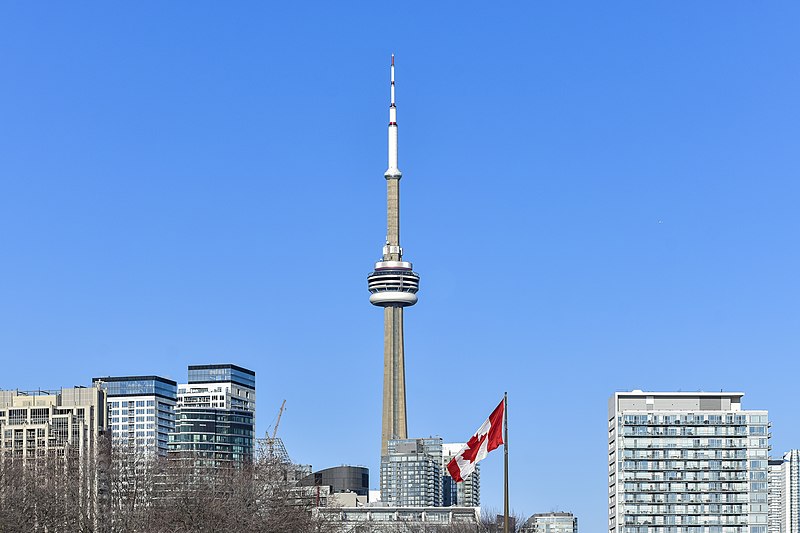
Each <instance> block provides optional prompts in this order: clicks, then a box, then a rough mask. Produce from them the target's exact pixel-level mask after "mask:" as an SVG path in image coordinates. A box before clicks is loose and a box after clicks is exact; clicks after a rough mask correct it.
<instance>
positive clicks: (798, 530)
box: [781, 450, 800, 533]
mask: <svg viewBox="0 0 800 533" xmlns="http://www.w3.org/2000/svg"><path fill="white" fill-rule="evenodd" d="M781 496H782V506H781V507H782V508H781V518H782V519H781V527H782V532H781V533H800V450H790V451H788V452H786V453H785V454H784V456H783V494H782V495H781Z"/></svg>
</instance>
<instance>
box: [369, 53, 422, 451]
mask: <svg viewBox="0 0 800 533" xmlns="http://www.w3.org/2000/svg"><path fill="white" fill-rule="evenodd" d="M390 77H391V80H390V84H391V85H390V102H389V168H387V169H386V172H385V173H384V175H383V177H384V178H386V198H387V205H386V243H385V245H384V246H383V255H382V257H381V260H380V261H378V262H377V263H375V270H374V271H373V272H372V273H371V274H370V275H369V276H368V278H367V281H368V287H369V292H370V296H369V301H370V303H371V304H372V305H377V306H380V307H383V422H382V426H381V456H384V455H386V453H387V450H388V442H389V440H390V439H405V438H407V437H408V424H407V421H406V370H405V351H404V347H403V346H404V338H403V308H405V307H408V306H411V305H414V304H415V303H417V290H418V289H419V274H417V273H416V272H414V271H413V269H412V265H411V263H410V262H408V261H404V260H403V249H402V248H401V247H400V178H402V177H403V173H402V172H400V169H399V168H398V167H397V106H396V105H395V101H394V56H392V66H391V69H390Z"/></svg>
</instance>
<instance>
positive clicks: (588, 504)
mask: <svg viewBox="0 0 800 533" xmlns="http://www.w3.org/2000/svg"><path fill="white" fill-rule="evenodd" d="M0 9H2V11H1V12H0V15H2V16H0V20H3V21H13V23H10V22H6V28H5V29H4V31H2V32H0V46H1V47H2V48H3V49H5V50H9V51H11V52H10V53H7V54H3V57H2V59H0V62H2V66H3V68H2V69H0V81H1V82H2V83H0V116H2V117H3V123H4V127H3V128H2V129H0V184H1V185H2V188H3V194H0V227H2V228H3V231H2V232H0V249H2V250H3V261H1V262H0V279H2V280H3V281H2V282H1V283H2V287H3V298H4V300H3V301H4V303H3V305H2V306H0V353H2V354H3V361H4V362H5V363H6V365H5V367H4V369H3V372H2V373H0V388H19V389H23V390H29V389H37V388H45V389H56V388H59V387H71V386H74V385H89V384H90V382H91V378H92V377H95V376H103V375H110V376H135V375H151V374H152V375H158V376H163V377H164V378H167V379H171V380H174V381H177V382H182V381H183V377H184V375H185V370H186V367H187V365H189V364H205V363H209V364H211V363H218V362H231V363H235V364H238V365H241V366H243V367H246V368H249V369H252V370H254V371H255V372H256V373H257V374H258V377H259V405H258V410H257V415H256V416H257V436H263V434H264V432H265V431H266V430H267V428H268V427H269V425H270V423H271V421H272V420H274V418H275V417H276V415H277V413H278V409H279V406H280V404H281V401H282V400H283V399H287V409H286V412H285V414H284V416H283V418H282V420H281V426H280V432H279V436H281V437H282V438H283V439H284V442H285V443H286V446H287V448H288V451H289V454H290V456H291V457H292V458H293V459H294V460H296V461H298V462H301V463H312V464H313V465H314V467H315V468H326V467H330V466H335V465H338V464H341V463H347V464H364V463H366V465H365V466H368V467H369V469H370V472H371V473H372V476H371V480H372V484H373V485H375V481H377V473H378V464H379V448H378V443H377V435H378V434H379V433H380V431H381V429H380V428H381V424H380V418H381V393H382V390H381V389H382V380H381V376H382V370H383V369H382V362H383V361H382V358H381V338H382V336H381V326H382V319H381V317H380V316H378V315H379V313H377V312H376V310H375V309H373V308H372V307H371V306H370V305H369V304H368V303H367V301H366V293H365V290H364V289H365V287H364V277H365V276H366V275H367V274H368V270H369V268H368V266H367V265H369V264H370V263H371V262H373V261H374V260H375V259H376V257H375V255H376V251H377V250H376V246H378V245H379V244H380V243H381V242H382V241H383V240H384V234H383V233H384V230H383V225H384V221H385V212H384V205H383V204H382V202H381V201H380V199H381V198H382V197H383V195H384V194H385V187H384V185H383V183H382V182H381V181H382V180H381V179H380V176H379V173H380V172H382V171H383V168H385V167H384V165H385V137H383V135H385V129H384V127H385V126H386V124H385V123H386V117H385V106H386V62H387V58H388V57H389V56H390V54H391V53H393V52H394V53H396V54H397V58H398V64H399V65H402V76H401V78H400V81H398V83H399V84H401V87H402V92H401V93H400V94H401V95H402V100H401V105H402V110H403V114H402V124H403V171H404V172H406V173H407V175H408V176H409V178H411V177H412V176H413V179H409V180H408V181H407V182H405V181H404V196H403V206H402V207H403V216H404V220H403V244H404V245H406V246H407V247H408V249H409V250H413V259H414V261H415V263H418V264H419V265H424V269H423V272H422V273H423V275H424V280H423V287H422V291H423V292H422V293H421V294H420V297H421V298H423V301H424V305H421V306H417V307H415V309H414V311H413V313H409V314H408V315H407V317H406V322H407V324H406V325H407V331H408V332H409V335H408V336H407V338H406V339H405V341H406V350H407V352H408V354H409V357H408V358H407V360H406V365H407V367H406V371H407V373H408V375H409V376H413V378H410V379H409V381H408V383H407V401H408V408H407V410H408V422H409V427H408V433H409V435H411V436H414V437H423V436H428V435H439V436H441V437H442V438H443V439H444V440H445V441H447V442H451V441H459V440H461V439H463V438H464V436H465V435H468V434H469V432H470V431H472V430H473V429H474V428H475V427H476V426H477V424H479V423H480V422H481V420H483V418H484V417H485V412H486V408H487V406H491V405H494V404H495V403H496V398H497V397H499V395H500V394H501V393H502V392H503V391H504V390H508V392H509V441H510V442H509V455H510V466H511V472H510V484H511V506H512V508H513V509H517V510H521V511H524V512H526V513H533V512H542V511H547V510H550V509H552V508H561V509H565V510H568V511H570V512H572V513H574V514H575V515H576V516H577V517H578V518H579V521H580V524H581V528H582V529H586V530H587V531H588V530H589V529H593V530H595V529H598V528H600V529H601V530H602V528H604V527H606V513H607V493H606V492H607V463H606V462H605V458H604V457H603V456H602V455H601V454H604V453H605V452H606V445H607V443H606V437H605V435H606V432H607V428H606V427H605V423H604V422H603V417H604V416H605V408H606V400H607V398H608V395H609V394H610V393H611V392H613V391H629V390H632V389H643V390H651V391H671V390H681V389H682V390H684V391H693V390H698V389H702V390H706V391H716V390H721V389H724V390H726V391H728V390H738V391H743V392H744V393H745V394H746V396H745V398H744V401H745V402H746V404H747V405H748V406H749V407H752V408H753V409H765V410H768V411H769V416H770V420H771V421H772V423H773V428H772V433H773V437H772V439H771V441H772V446H773V454H774V455H775V456H778V455H780V454H782V453H783V452H784V451H787V450H790V449H795V448H798V443H800V428H798V427H797V424H796V423H795V422H796V413H797V412H798V410H800V399H798V398H796V397H794V396H793V395H788V394H786V391H789V390H793V388H794V387H795V381H796V380H795V379H794V374H795V372H793V370H794V368H795V366H796V364H795V362H794V360H795V358H796V356H797V354H798V353H800V340H798V336H797V331H798V329H800V316H798V309H797V305H796V302H797V301H799V300H800V286H798V280H797V275H796V273H797V272H798V271H800V250H798V247H797V245H796V241H797V235H799V234H800V220H798V218H797V216H796V211H797V208H796V199H797V198H798V196H800V184H798V181H797V175H800V168H799V167H800V164H798V160H797V150H796V144H797V138H798V131H797V124H800V109H799V108H798V106H797V103H796V94H798V93H799V92H800V78H798V72H800V64H799V63H800V59H799V58H798V57H797V55H796V54H795V53H794V51H793V50H794V49H796V45H797V36H796V31H795V28H794V26H795V24H794V21H796V20H797V17H798V16H800V6H797V5H796V4H792V3H789V2H777V3H773V4H770V5H768V6H765V5H759V6H756V5H749V4H742V3H733V4H731V3H725V4H722V3H719V4H709V5H706V6H705V7H699V6H696V5H676V4H670V5H669V6H667V5H635V6H634V5H633V4H625V5H617V6H607V5H606V6H598V5H592V4H590V3H582V4H581V3H579V4H574V5H570V6H566V5H563V6H562V5H544V4H542V5H511V6H505V7H500V8H489V7H486V6H484V7H475V8H474V9H447V8H446V7H444V6H427V5H425V6H423V5H422V4H413V5H412V6H411V7H410V8H409V9H407V10H405V9H404V10H394V11H392V12H390V11H389V8H388V7H384V6H370V7H369V8H359V7H354V6H349V5H339V6H336V7H335V8H334V6H328V5H324V4H320V5H318V6H316V7H315V8H314V9H308V6H305V8H301V7H299V6H298V7H295V6H278V7H275V8H274V9H269V8H267V7H265V6H258V5H256V4H254V3H249V4H243V5H241V6H238V7H235V6H226V7H225V8H222V7H218V8H213V7H210V6H194V7H192V8H188V9H185V8H179V7H177V6H165V5H158V6H157V7H156V5H155V4H146V3H145V4H142V5H138V6H130V7H128V8H127V9H126V10H123V11H116V10H114V9H112V8H109V7H102V8H97V9H93V8H90V7H81V6H64V5H57V4H53V5H49V6H47V7H44V6H41V5H40V6H35V5H21V4H20V5H13V6H11V5H6V6H3V7H2V8H0ZM421 13H424V15H425V16H424V17H422V16H421V15H420V14H421ZM388 20H391V21H392V31H390V32H387V24H386V22H387V21H388ZM323 262H324V264H325V268H326V269H327V271H326V272H325V273H324V274H323V272H322V270H323V267H322V265H323ZM333 262H335V273H336V275H335V276H334V275H333V273H334V265H333V264H332V263H333ZM333 280H335V281H336V282H335V283H332V281H333ZM323 295H324V298H320V297H321V296H323ZM323 304H324V305H323ZM412 331H413V334H411V332H412ZM411 354H413V356H411ZM762 361H763V362H764V363H771V364H772V365H773V366H775V367H778V368H781V369H786V371H782V372H774V371H773V372H768V371H767V370H766V368H765V369H763V370H762V369H760V368H759V365H760V364H761V363H762ZM342 384H344V385H346V387H344V388H343V387H342V386H341V385H342ZM343 389H344V390H347V391H348V392H350V394H349V395H345V394H342V390H343ZM309 392H311V394H309ZM329 398H331V399H334V400H338V401H339V402H341V403H344V402H345V401H347V402H349V403H350V405H351V406H352V407H354V409H351V410H349V413H348V414H347V415H344V414H342V413H341V411H342V410H336V409H334V410H331V409H328V408H327V404H328V403H329V400H328V399H329ZM343 428H347V438H343V436H342V433H343ZM330 436H336V438H330ZM565 469H566V471H567V472H568V473H571V474H580V475H581V478H580V479H585V480H587V481H586V483H581V484H580V486H575V483H574V479H575V477H574V476H569V475H564V471H565ZM532 480H546V484H545V483H541V484H539V483H536V482H533V481H532ZM481 500H482V503H483V504H484V505H485V506H487V507H495V508H497V509H500V508H501V507H502V456H501V455H500V454H492V455H490V456H489V457H488V458H487V459H486V460H485V461H484V463H482V466H481Z"/></svg>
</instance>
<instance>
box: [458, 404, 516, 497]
mask: <svg viewBox="0 0 800 533" xmlns="http://www.w3.org/2000/svg"><path fill="white" fill-rule="evenodd" d="M505 407H506V401H505V399H503V401H501V402H500V405H498V406H497V407H496V408H495V410H494V411H492V414H490V415H489V418H487V419H486V422H484V423H483V425H482V426H481V427H480V428H478V431H476V432H475V434H474V435H473V436H472V437H471V438H470V439H469V441H468V442H467V444H466V445H464V447H463V448H461V451H460V452H458V454H457V455H456V456H455V457H453V459H452V460H451V461H450V462H449V463H447V470H448V472H450V475H451V476H453V479H455V480H456V481H464V480H465V479H466V478H467V476H469V475H470V474H471V473H472V472H474V471H475V465H476V464H477V463H478V461H481V460H483V459H484V458H485V457H486V456H487V455H489V452H490V451H492V450H494V449H495V448H497V447H499V446H500V445H501V444H503V414H504V411H505Z"/></svg>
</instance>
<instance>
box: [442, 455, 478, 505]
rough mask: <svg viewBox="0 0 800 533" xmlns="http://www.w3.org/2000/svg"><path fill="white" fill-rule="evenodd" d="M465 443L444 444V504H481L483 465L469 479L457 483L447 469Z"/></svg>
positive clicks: (476, 467)
mask: <svg viewBox="0 0 800 533" xmlns="http://www.w3.org/2000/svg"><path fill="white" fill-rule="evenodd" d="M463 447H464V443H463V442H461V443H445V444H442V505H444V506H445V507H450V506H452V505H458V506H461V507H479V506H480V504H481V465H480V463H478V464H476V465H475V471H474V472H473V473H472V474H470V475H469V476H468V477H467V479H465V480H464V481H462V482H460V483H457V482H456V480H454V479H453V477H452V476H451V475H450V472H449V471H448V470H447V464H448V463H449V462H450V461H451V460H452V459H453V457H455V456H456V455H458V453H459V452H460V451H461V449H462V448H463Z"/></svg>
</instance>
